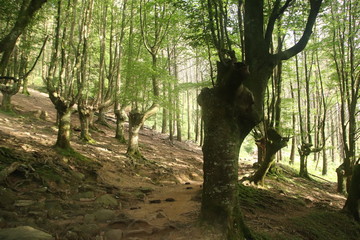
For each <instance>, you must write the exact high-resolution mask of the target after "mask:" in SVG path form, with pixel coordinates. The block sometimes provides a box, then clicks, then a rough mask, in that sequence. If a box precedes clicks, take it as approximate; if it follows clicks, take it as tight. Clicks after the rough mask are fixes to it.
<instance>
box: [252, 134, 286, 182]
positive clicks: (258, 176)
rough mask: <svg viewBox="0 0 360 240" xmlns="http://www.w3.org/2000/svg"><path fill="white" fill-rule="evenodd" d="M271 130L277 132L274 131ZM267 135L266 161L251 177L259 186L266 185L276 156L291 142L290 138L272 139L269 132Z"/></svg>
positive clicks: (279, 137)
mask: <svg viewBox="0 0 360 240" xmlns="http://www.w3.org/2000/svg"><path fill="white" fill-rule="evenodd" d="M271 130H272V131H275V130H274V129H271ZM266 135H267V137H266V139H267V140H266V148H265V149H266V151H265V156H264V161H263V162H262V163H261V165H260V168H259V169H258V170H257V171H256V172H255V174H254V175H253V176H252V177H251V181H252V182H254V183H255V184H259V185H264V179H265V176H266V174H267V172H268V171H269V169H270V167H271V166H272V165H273V163H274V162H275V154H276V153H277V152H278V151H279V150H280V149H282V148H283V147H286V146H287V142H288V140H289V139H288V138H283V137H281V136H280V135H278V137H272V134H269V130H268V134H266Z"/></svg>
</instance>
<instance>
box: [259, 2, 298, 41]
mask: <svg viewBox="0 0 360 240" xmlns="http://www.w3.org/2000/svg"><path fill="white" fill-rule="evenodd" d="M280 1H281V0H276V2H275V3H274V7H273V11H272V12H271V15H270V18H269V22H268V25H267V27H266V33H265V42H266V44H267V46H270V41H271V35H272V33H273V31H274V26H275V22H276V20H277V19H279V18H280V17H281V15H282V14H283V13H284V12H285V10H286V9H287V8H288V7H289V6H290V4H291V3H292V2H293V1H294V0H286V2H285V4H284V5H283V6H282V7H281V8H280V9H279V7H280Z"/></svg>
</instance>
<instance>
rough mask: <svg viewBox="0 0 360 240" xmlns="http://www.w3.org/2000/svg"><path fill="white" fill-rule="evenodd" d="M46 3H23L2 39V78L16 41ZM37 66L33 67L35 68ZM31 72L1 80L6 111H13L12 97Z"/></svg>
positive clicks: (34, 1)
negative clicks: (9, 79)
mask: <svg viewBox="0 0 360 240" xmlns="http://www.w3.org/2000/svg"><path fill="white" fill-rule="evenodd" d="M45 2H46V0H31V1H30V0H23V1H22V4H21V6H20V10H19V12H18V16H17V18H16V20H15V23H14V26H13V27H12V28H11V30H10V32H9V33H8V34H7V35H5V36H4V37H3V38H2V39H0V54H1V53H2V56H1V60H0V76H5V75H6V73H7V70H8V69H7V67H8V64H9V60H10V57H11V54H12V53H13V50H14V48H15V45H16V41H17V40H18V38H19V37H20V35H21V34H23V33H24V31H25V29H26V27H27V26H28V25H29V24H30V22H31V20H32V19H33V18H34V16H35V14H36V12H37V11H38V10H39V9H40V8H41V7H42V5H43V4H44V3H45ZM41 51H42V50H41ZM37 59H38V58H37ZM36 62H37V60H36V61H35V64H36ZM35 64H34V65H33V66H35ZM31 71H32V69H30V71H28V73H26V74H24V75H23V76H16V77H15V76H10V77H11V79H12V81H11V82H10V81H4V80H5V79H4V78H1V83H0V91H1V92H2V94H3V99H2V108H3V109H4V110H10V109H11V97H12V96H13V95H15V94H16V93H17V92H18V91H19V89H20V86H21V78H26V77H27V75H29V74H30V72H31ZM8 72H9V71H8Z"/></svg>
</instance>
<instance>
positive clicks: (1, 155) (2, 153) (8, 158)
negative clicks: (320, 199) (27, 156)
mask: <svg viewBox="0 0 360 240" xmlns="http://www.w3.org/2000/svg"><path fill="white" fill-rule="evenodd" d="M0 159H1V162H0V163H5V164H6V165H8V164H11V163H13V162H16V161H23V159H22V158H21V157H19V156H18V154H16V153H15V152H14V151H13V150H12V149H10V148H7V147H0ZM0 167H1V166H0Z"/></svg>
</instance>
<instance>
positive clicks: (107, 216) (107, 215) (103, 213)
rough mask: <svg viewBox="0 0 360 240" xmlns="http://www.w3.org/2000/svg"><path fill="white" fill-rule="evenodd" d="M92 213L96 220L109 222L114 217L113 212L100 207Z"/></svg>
mask: <svg viewBox="0 0 360 240" xmlns="http://www.w3.org/2000/svg"><path fill="white" fill-rule="evenodd" d="M94 215H95V220H96V221H97V222H110V221H112V220H113V219H114V218H115V217H116V214H115V212H114V211H112V210H109V209H100V210H98V211H96V212H95V213H94Z"/></svg>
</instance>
